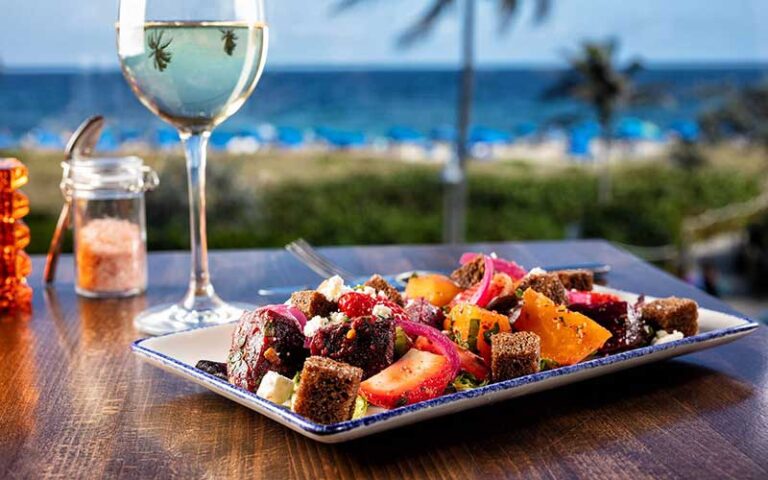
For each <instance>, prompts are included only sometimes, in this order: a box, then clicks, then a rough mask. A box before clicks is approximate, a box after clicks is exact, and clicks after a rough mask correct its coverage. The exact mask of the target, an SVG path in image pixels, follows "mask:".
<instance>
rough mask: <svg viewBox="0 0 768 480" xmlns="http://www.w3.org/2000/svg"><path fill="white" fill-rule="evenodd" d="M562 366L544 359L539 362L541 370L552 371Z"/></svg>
mask: <svg viewBox="0 0 768 480" xmlns="http://www.w3.org/2000/svg"><path fill="white" fill-rule="evenodd" d="M559 366H560V364H559V363H557V362H556V361H554V360H552V359H549V358H542V359H541V360H539V370H542V371H544V370H552V369H555V368H558V367H559Z"/></svg>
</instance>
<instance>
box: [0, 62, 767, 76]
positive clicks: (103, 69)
mask: <svg viewBox="0 0 768 480" xmlns="http://www.w3.org/2000/svg"><path fill="white" fill-rule="evenodd" d="M643 64H644V66H645V67H646V68H647V69H649V70H654V69H680V70H685V69H689V70H717V69H763V68H765V69H768V60H744V61H741V60H722V59H721V60H718V59H714V60H706V61H703V60H672V61H645V62H643ZM459 68H460V67H459V66H458V65H454V64H451V63H444V62H419V63H410V62H408V63H345V62H340V63H321V64H315V63H283V64H274V65H270V66H268V67H267V69H265V73H268V72H301V73H304V72H307V73H308V72H313V71H329V72H339V71H341V72H344V71H352V72H354V71H368V72H376V71H456V70H458V69H459ZM567 68H568V66H567V65H563V64H562V63H559V62H503V63H502V62H487V63H482V64H479V65H477V66H476V67H475V70H476V71H489V70H566V69H567ZM119 72H120V67H119V66H117V65H115V66H80V65H68V64H65V65H27V66H24V65H2V64H0V75H1V74H34V73H39V74H51V73H52V74H56V73H58V74H64V73H119Z"/></svg>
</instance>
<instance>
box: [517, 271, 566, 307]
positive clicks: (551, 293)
mask: <svg viewBox="0 0 768 480" xmlns="http://www.w3.org/2000/svg"><path fill="white" fill-rule="evenodd" d="M529 288H530V289H533V291H535V292H538V293H540V294H542V295H544V296H545V297H547V298H549V299H550V300H552V301H553V302H555V303H556V304H558V305H565V304H566V303H568V292H567V291H566V290H565V287H564V286H563V282H561V281H560V277H559V276H558V275H557V273H532V274H530V273H529V274H528V275H526V276H525V277H523V279H522V280H520V283H518V284H517V290H521V291H523V292H524V291H526V290H528V289H529Z"/></svg>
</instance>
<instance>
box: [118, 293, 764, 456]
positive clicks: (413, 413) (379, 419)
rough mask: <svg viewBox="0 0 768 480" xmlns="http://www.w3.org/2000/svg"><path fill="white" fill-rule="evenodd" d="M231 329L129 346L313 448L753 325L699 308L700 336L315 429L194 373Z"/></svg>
mask: <svg viewBox="0 0 768 480" xmlns="http://www.w3.org/2000/svg"><path fill="white" fill-rule="evenodd" d="M600 290H601V291H606V292H611V293H615V294H617V295H619V296H620V297H622V299H623V300H627V301H629V302H634V301H636V299H637V295H635V294H631V293H627V292H622V291H619V290H613V289H608V288H600ZM648 299H649V300H651V299H652V297H648ZM234 327H235V324H234V323H230V324H227V325H219V326H215V327H208V328H200V329H196V330H190V331H186V332H180V333H173V334H170V335H165V336H161V337H152V338H145V339H143V340H138V341H136V342H134V343H133V345H132V348H133V351H134V352H135V353H136V354H138V355H139V356H141V357H142V359H144V360H145V361H147V362H149V363H151V364H152V365H156V366H158V367H160V368H162V369H164V370H167V371H169V372H171V373H173V374H175V375H178V376H180V377H183V378H186V379H188V380H191V381H193V382H195V383H197V384H199V385H202V386H203V387H205V388H207V389H209V390H211V391H213V392H216V393H218V394H219V395H222V396H224V397H226V398H228V399H230V400H234V401H235V402H237V403H239V404H241V405H243V406H245V407H248V408H250V409H251V410H254V411H256V412H259V413H261V414H262V415H265V416H267V417H269V418H271V419H272V420H275V421H276V422H279V423H281V424H283V425H285V426H286V427H288V428H290V429H291V430H294V431H296V432H299V433H301V434H302V435H305V436H307V437H309V438H312V439H314V440H317V441H319V442H324V443H338V442H344V441H347V440H352V439H355V438H360V437H364V436H367V435H371V434H374V433H378V432H382V431H385V430H390V429H392V428H396V427H400V426H403V425H408V424H411V423H415V422H420V421H423V420H427V419H429V418H433V417H438V416H440V415H447V414H450V413H456V412H459V411H462V410H467V409H470V408H474V407H479V406H482V405H487V404H489V403H493V402H498V401H501V400H507V399H510V398H514V397H519V396H522V395H528V394H530V393H535V392H540V391H542V390H548V389H550V388H555V387H559V386H561V385H566V384H569V383H573V382H578V381H580V380H585V379H588V378H592V377H597V376H600V375H605V374H608V373H612V372H615V371H618V370H623V369H626V368H630V367H636V366H638V365H643V364H646V363H651V362H657V361H659V360H664V359H667V358H671V357H675V356H678V355H683V354H686V353H691V352H695V351H697V350H703V349H706V348H711V347H714V346H716V345H720V344H723V343H728V342H732V341H734V340H736V339H738V338H741V337H743V336H745V335H747V334H749V333H750V332H752V331H754V330H755V329H756V328H757V327H758V324H757V323H754V322H751V321H749V320H747V319H744V318H739V317H736V316H733V315H728V314H725V313H721V312H716V311H713V310H707V309H703V308H701V309H699V329H700V333H699V334H698V335H696V336H693V337H686V338H683V339H681V340H677V341H674V342H669V343H665V344H662V345H656V346H649V347H643V348H638V349H635V350H630V351H627V352H622V353H618V354H615V355H609V356H607V357H600V358H595V359H593V360H589V361H586V362H582V363H579V364H576V365H570V366H567V367H561V368H557V369H554V370H547V371H544V372H539V373H535V374H533V375H527V376H524V377H519V378H515V379H513V380H508V381H505V382H500V383H494V384H491V385H487V386H485V387H481V388H477V389H475V390H468V391H464V392H457V393H453V394H449V395H443V396H441V397H438V398H435V399H432V400H428V401H425V402H419V403H416V404H413V405H406V406H404V407H400V408H396V409H393V410H382V409H377V408H372V409H371V411H369V413H368V415H367V416H365V417H363V418H360V419H357V420H350V421H347V422H341V423H336V424H333V425H320V424H317V423H314V422H311V421H309V420H307V419H305V418H304V417H302V416H300V415H297V414H295V413H293V412H292V411H291V410H289V409H287V408H285V407H282V406H279V405H276V404H274V403H272V402H269V401H267V400H264V399H263V398H260V397H257V396H256V395H255V394H253V393H251V392H248V391H246V390H243V389H241V388H238V387H235V386H233V385H231V384H229V383H228V382H226V381H224V380H222V379H220V378H217V377H215V376H213V375H209V374H207V373H205V372H203V371H201V370H198V369H196V368H195V364H196V363H197V361H198V360H201V359H205V360H213V361H219V362H223V361H225V358H226V356H227V353H228V352H229V345H230V340H231V336H232V331H233V330H234Z"/></svg>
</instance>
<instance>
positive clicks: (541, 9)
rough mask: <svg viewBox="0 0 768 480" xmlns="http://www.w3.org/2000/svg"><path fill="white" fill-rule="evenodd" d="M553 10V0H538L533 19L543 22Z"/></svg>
mask: <svg viewBox="0 0 768 480" xmlns="http://www.w3.org/2000/svg"><path fill="white" fill-rule="evenodd" d="M551 12H552V0H536V6H535V7H534V10H533V21H534V22H536V23H541V22H543V21H544V20H546V19H547V17H549V14H550V13H551Z"/></svg>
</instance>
